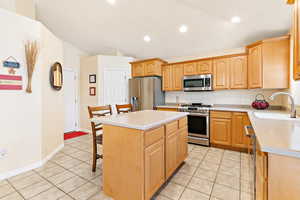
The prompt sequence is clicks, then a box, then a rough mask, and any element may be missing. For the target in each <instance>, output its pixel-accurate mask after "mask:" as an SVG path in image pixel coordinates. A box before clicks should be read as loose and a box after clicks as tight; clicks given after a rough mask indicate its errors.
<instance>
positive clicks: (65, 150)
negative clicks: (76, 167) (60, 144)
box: [62, 146, 80, 155]
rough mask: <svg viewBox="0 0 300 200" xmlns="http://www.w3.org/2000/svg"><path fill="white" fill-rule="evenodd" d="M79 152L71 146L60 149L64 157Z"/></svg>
mask: <svg viewBox="0 0 300 200" xmlns="http://www.w3.org/2000/svg"><path fill="white" fill-rule="evenodd" d="M78 151H80V150H79V149H77V148H74V147H72V146H65V147H64V148H63V149H62V152H63V153H64V154H66V155H70V154H73V153H76V152H78Z"/></svg>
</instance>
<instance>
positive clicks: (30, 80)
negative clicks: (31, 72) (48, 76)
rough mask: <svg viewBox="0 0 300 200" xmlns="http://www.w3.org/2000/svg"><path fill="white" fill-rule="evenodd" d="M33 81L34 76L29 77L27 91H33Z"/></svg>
mask: <svg viewBox="0 0 300 200" xmlns="http://www.w3.org/2000/svg"><path fill="white" fill-rule="evenodd" d="M31 82H32V76H30V77H28V83H27V88H26V92H27V93H32V90H31Z"/></svg>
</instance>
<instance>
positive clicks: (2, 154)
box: [0, 149, 7, 159]
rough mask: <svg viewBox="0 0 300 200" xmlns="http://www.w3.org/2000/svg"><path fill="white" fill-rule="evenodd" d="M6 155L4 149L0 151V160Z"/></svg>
mask: <svg viewBox="0 0 300 200" xmlns="http://www.w3.org/2000/svg"><path fill="white" fill-rule="evenodd" d="M6 155H7V150H6V149H0V159H1V158H4V157H5V156H6Z"/></svg>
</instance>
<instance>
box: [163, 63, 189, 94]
mask: <svg viewBox="0 0 300 200" xmlns="http://www.w3.org/2000/svg"><path fill="white" fill-rule="evenodd" d="M162 71H163V72H162V74H163V91H180V90H182V89H183V86H182V82H183V81H182V79H183V73H184V69H183V65H182V64H174V65H164V66H163V70H162Z"/></svg>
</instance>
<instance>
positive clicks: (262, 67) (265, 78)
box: [247, 36, 290, 89]
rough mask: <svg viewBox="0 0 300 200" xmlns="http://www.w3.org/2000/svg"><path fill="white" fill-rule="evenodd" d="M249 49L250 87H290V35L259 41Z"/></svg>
mask: <svg viewBox="0 0 300 200" xmlns="http://www.w3.org/2000/svg"><path fill="white" fill-rule="evenodd" d="M247 50H248V87H249V88H264V89H273V88H278V89H284V88H288V87H289V66H290V65H289V63H290V62H289V59H290V37H289V36H283V37H278V38H271V39H267V40H263V41H259V42H256V43H254V44H252V45H249V46H248V47H247Z"/></svg>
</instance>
